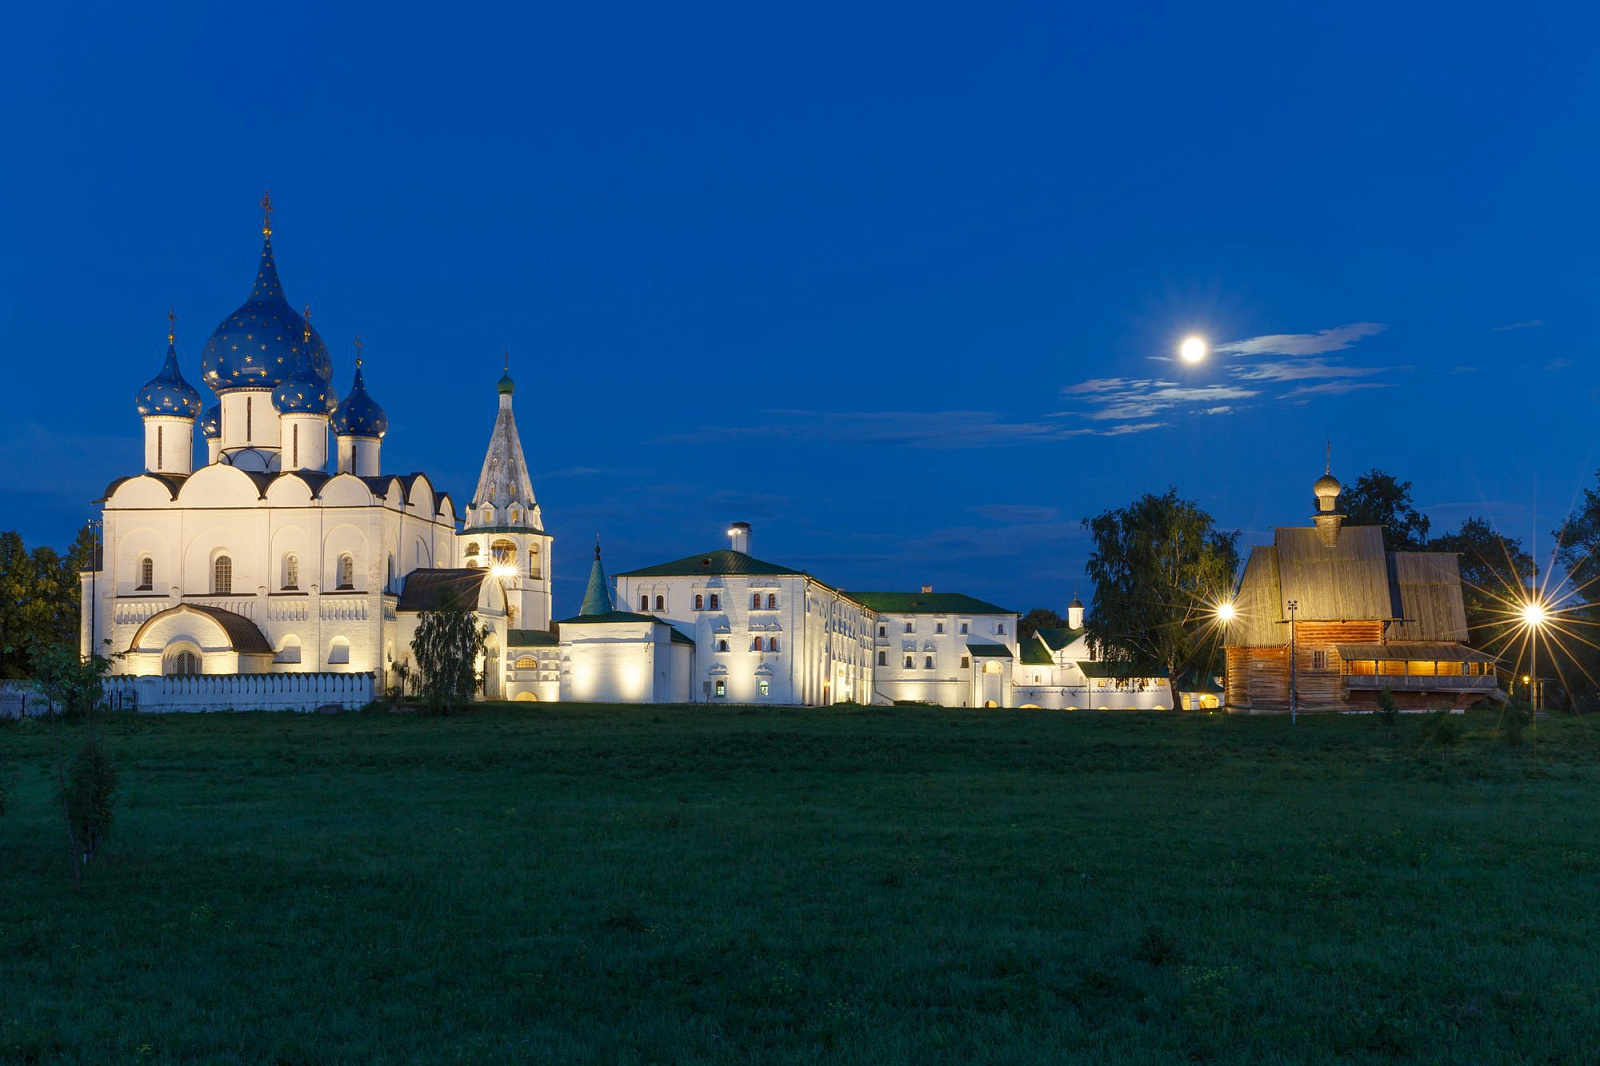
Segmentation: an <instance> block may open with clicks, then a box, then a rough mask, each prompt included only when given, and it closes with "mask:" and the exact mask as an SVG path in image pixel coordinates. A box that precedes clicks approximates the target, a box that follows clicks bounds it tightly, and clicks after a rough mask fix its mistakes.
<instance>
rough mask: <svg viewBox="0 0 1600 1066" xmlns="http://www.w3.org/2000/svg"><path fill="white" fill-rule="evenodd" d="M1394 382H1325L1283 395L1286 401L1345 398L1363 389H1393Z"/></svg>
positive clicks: (1302, 387) (1305, 386)
mask: <svg viewBox="0 0 1600 1066" xmlns="http://www.w3.org/2000/svg"><path fill="white" fill-rule="evenodd" d="M1394 387H1395V383H1394V382H1392V381H1324V382H1322V383H1321V384H1319V385H1303V386H1301V387H1300V388H1298V389H1290V390H1289V391H1288V392H1286V393H1284V394H1283V398H1284V399H1285V400H1295V399H1303V398H1304V397H1307V396H1343V395H1345V394H1346V393H1350V392H1360V391H1362V390H1363V389H1392V388H1394Z"/></svg>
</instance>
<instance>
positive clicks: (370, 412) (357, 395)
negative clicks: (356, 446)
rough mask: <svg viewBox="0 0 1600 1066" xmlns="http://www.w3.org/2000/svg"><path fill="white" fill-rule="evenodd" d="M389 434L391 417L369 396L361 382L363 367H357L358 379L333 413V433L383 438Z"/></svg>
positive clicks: (339, 435)
mask: <svg viewBox="0 0 1600 1066" xmlns="http://www.w3.org/2000/svg"><path fill="white" fill-rule="evenodd" d="M387 432H389V416H388V415H386V414H384V413H383V408H381V407H379V406H378V402H377V401H376V400H374V399H373V398H372V397H371V396H368V395H367V386H366V383H365V382H364V381H362V380H361V366H360V364H357V366H356V379H355V381H353V382H351V383H350V391H349V392H347V393H345V396H344V399H342V400H340V401H339V406H338V407H337V408H336V409H335V410H334V412H333V433H334V436H337V437H381V436H383V435H384V434H385V433H387Z"/></svg>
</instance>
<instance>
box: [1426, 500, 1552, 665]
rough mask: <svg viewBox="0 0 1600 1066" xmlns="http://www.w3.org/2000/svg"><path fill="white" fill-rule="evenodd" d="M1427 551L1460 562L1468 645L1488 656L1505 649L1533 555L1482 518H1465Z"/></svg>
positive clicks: (1515, 540) (1529, 574)
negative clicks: (1448, 555) (1453, 556)
mask: <svg viewBox="0 0 1600 1066" xmlns="http://www.w3.org/2000/svg"><path fill="white" fill-rule="evenodd" d="M1428 550H1429V551H1435V552H1455V553H1456V554H1457V555H1459V556H1460V557H1461V598H1462V600H1463V601H1464V603H1465V606H1466V609H1467V641H1468V643H1470V644H1471V645H1472V646H1473V647H1475V648H1481V649H1483V650H1485V651H1489V652H1491V653H1496V652H1498V651H1499V650H1501V649H1503V648H1504V647H1505V645H1506V643H1507V639H1508V637H1509V635H1510V633H1511V631H1512V629H1513V628H1514V626H1515V625H1516V619H1515V607H1516V605H1517V604H1518V603H1520V601H1521V596H1522V590H1523V588H1524V587H1525V586H1526V584H1527V582H1528V580H1529V578H1530V577H1532V575H1533V556H1531V555H1529V554H1528V552H1527V550H1526V549H1524V548H1523V546H1522V542H1521V541H1520V540H1518V539H1516V538H1515V537H1507V536H1502V535H1501V534H1499V533H1497V532H1495V529H1494V527H1493V526H1492V525H1490V524H1489V522H1488V520H1487V519H1484V518H1468V519H1467V520H1466V521H1464V522H1462V523H1461V528H1460V529H1458V530H1456V531H1455V532H1454V533H1446V534H1444V535H1443V536H1440V537H1435V538H1433V540H1431V541H1429V542H1428Z"/></svg>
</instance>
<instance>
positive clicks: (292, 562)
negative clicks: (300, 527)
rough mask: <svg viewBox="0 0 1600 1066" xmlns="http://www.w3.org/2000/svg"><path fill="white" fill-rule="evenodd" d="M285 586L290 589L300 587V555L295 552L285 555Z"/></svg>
mask: <svg viewBox="0 0 1600 1066" xmlns="http://www.w3.org/2000/svg"><path fill="white" fill-rule="evenodd" d="M283 587H284V588H285V589H290V590H294V589H298V588H299V587H300V557H299V556H298V555H296V554H295V553H294V552H290V553H289V554H288V555H285V556H284V557H283Z"/></svg>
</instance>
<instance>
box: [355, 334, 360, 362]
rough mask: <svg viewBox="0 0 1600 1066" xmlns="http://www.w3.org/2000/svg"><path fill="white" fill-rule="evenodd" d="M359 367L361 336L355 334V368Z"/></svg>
mask: <svg viewBox="0 0 1600 1066" xmlns="http://www.w3.org/2000/svg"><path fill="white" fill-rule="evenodd" d="M360 365H361V334H359V333H357V334H356V366H360Z"/></svg>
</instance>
